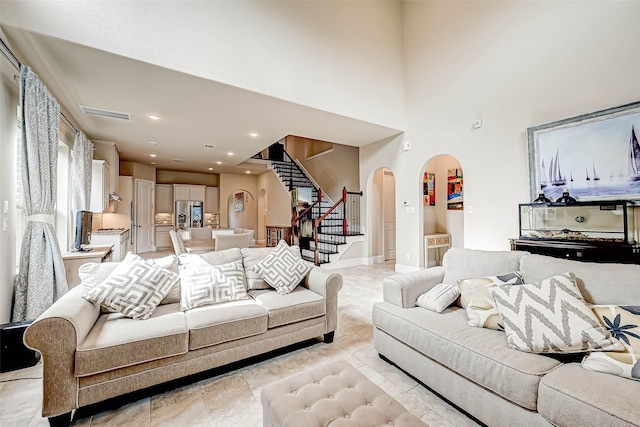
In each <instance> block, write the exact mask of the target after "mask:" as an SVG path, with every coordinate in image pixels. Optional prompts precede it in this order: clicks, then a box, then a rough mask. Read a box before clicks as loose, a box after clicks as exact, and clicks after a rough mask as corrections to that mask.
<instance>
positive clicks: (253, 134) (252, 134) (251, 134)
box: [249, 132, 258, 138]
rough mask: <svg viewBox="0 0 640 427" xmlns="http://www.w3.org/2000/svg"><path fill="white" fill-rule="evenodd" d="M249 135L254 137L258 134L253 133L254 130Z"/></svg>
mask: <svg viewBox="0 0 640 427" xmlns="http://www.w3.org/2000/svg"><path fill="white" fill-rule="evenodd" d="M249 136H253V137H254V138H255V137H256V136H258V134H257V133H255V132H251V133H250V134H249Z"/></svg>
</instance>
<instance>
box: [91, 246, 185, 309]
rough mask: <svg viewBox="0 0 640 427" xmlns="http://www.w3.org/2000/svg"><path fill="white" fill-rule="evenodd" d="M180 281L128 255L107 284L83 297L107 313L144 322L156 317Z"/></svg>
mask: <svg viewBox="0 0 640 427" xmlns="http://www.w3.org/2000/svg"><path fill="white" fill-rule="evenodd" d="M178 279H179V275H178V274H177V273H175V272H173V271H170V270H167V269H164V268H162V267H159V266H158V265H156V264H155V263H153V262H147V261H146V260H143V259H142V258H140V257H139V256H137V255H135V254H132V253H128V254H127V256H126V257H125V259H124V260H123V261H122V262H121V263H119V265H118V266H117V267H116V268H115V269H114V270H113V271H112V272H111V273H110V274H109V276H107V278H106V279H104V281H102V282H101V283H100V284H98V285H96V286H94V287H93V288H91V289H89V290H88V291H87V292H86V293H85V294H84V295H82V297H83V298H84V299H86V300H87V301H91V302H92V303H94V304H100V305H101V306H102V307H105V308H106V309H108V310H111V311H115V312H119V313H122V314H124V315H125V316H127V317H131V318H133V319H138V320H144V319H147V318H149V316H151V314H153V312H154V311H155V309H156V307H157V306H158V305H159V304H160V301H162V300H163V299H164V298H165V297H166V296H167V294H168V293H169V291H170V290H171V288H172V287H173V286H174V285H175V284H176V283H177V282H178Z"/></svg>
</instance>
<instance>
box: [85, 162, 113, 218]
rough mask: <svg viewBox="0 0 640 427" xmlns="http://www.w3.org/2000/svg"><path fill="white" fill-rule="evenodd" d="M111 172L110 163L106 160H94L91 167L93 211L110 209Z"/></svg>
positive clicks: (90, 206) (91, 208)
mask: <svg viewBox="0 0 640 427" xmlns="http://www.w3.org/2000/svg"><path fill="white" fill-rule="evenodd" d="M110 174H111V172H110V171H109V163H107V162H106V161H104V160H93V164H92V167H91V203H90V204H89V210H90V211H91V212H107V211H108V210H109V193H111V186H110V182H111V181H110V180H111V175H110Z"/></svg>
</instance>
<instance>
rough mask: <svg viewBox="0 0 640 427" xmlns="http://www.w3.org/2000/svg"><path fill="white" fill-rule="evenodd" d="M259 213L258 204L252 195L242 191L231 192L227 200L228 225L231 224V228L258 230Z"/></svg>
mask: <svg viewBox="0 0 640 427" xmlns="http://www.w3.org/2000/svg"><path fill="white" fill-rule="evenodd" d="M257 212H258V208H257V203H256V200H255V198H254V197H253V195H252V194H251V193H249V192H248V191H246V190H242V189H237V190H234V191H232V192H231V195H230V196H229V199H228V200H227V224H229V228H232V229H233V228H247V229H250V230H256V227H257V222H258V221H257Z"/></svg>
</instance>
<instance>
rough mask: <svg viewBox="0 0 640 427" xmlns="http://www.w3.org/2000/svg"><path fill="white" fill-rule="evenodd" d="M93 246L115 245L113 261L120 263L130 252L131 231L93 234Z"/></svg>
mask: <svg viewBox="0 0 640 427" xmlns="http://www.w3.org/2000/svg"><path fill="white" fill-rule="evenodd" d="M91 245H101V246H107V245H113V261H114V262H119V261H122V260H123V259H124V256H125V255H126V254H127V252H129V250H130V246H129V230H128V229H127V230H124V231H122V232H121V233H98V232H94V233H92V234H91Z"/></svg>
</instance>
